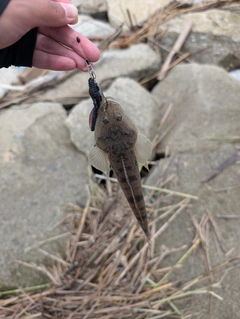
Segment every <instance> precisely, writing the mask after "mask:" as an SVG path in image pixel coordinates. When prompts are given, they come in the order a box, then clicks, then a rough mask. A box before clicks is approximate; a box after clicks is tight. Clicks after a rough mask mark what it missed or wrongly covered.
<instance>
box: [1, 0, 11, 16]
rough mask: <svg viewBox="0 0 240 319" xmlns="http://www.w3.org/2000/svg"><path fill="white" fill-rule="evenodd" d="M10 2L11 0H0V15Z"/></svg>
mask: <svg viewBox="0 0 240 319" xmlns="http://www.w3.org/2000/svg"><path fill="white" fill-rule="evenodd" d="M9 2H10V0H1V1H0V15H1V14H2V13H3V11H4V10H5V8H6V6H7V5H8V3H9Z"/></svg>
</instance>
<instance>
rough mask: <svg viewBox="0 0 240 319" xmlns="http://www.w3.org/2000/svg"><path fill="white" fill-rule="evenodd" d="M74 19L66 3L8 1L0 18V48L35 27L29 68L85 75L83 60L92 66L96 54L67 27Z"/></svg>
mask: <svg viewBox="0 0 240 319" xmlns="http://www.w3.org/2000/svg"><path fill="white" fill-rule="evenodd" d="M77 19H78V13H77V9H76V7H74V6H73V5H71V2H70V0H34V1H29V0H11V1H10V2H9V4H8V6H7V7H6V9H5V10H4V12H3V14H2V15H1V16H0V30H1V37H0V48H4V47H7V46H10V45H11V44H13V43H15V42H16V41H18V40H19V39H20V38H21V37H22V36H23V35H24V34H26V33H27V32H28V31H29V30H31V29H33V28H35V27H38V35H37V41H36V46H35V51H34V55H33V66H35V67H38V68H45V69H51V70H72V69H74V68H78V69H80V70H82V71H86V63H85V58H87V59H88V60H89V61H90V62H95V61H97V60H98V59H99V57H100V53H99V50H98V48H97V47H96V46H95V45H94V44H93V43H92V42H91V41H89V40H88V39H86V38H85V37H83V36H82V35H80V34H79V33H77V32H76V31H74V30H73V29H72V28H70V27H69V26H68V25H67V24H74V23H76V22H77ZM76 37H79V38H80V43H78V42H77V40H76Z"/></svg>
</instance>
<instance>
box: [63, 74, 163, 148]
mask: <svg viewBox="0 0 240 319" xmlns="http://www.w3.org/2000/svg"><path fill="white" fill-rule="evenodd" d="M104 95H105V96H106V97H107V96H111V97H114V99H116V100H117V101H118V102H119V103H120V104H121V106H122V107H123V109H124V111H125V112H126V114H128V116H129V117H130V118H131V119H132V120H133V121H134V123H135V124H136V126H137V128H138V131H139V133H142V134H145V135H146V136H147V137H148V138H150V139H153V137H154V136H155V134H156V128H157V121H158V119H157V117H156V116H155V115H156V113H157V108H158V105H157V101H156V100H155V98H154V97H152V96H151V94H150V93H149V92H148V91H147V90H146V89H144V88H143V87H142V86H141V85H140V84H138V83H137V82H136V81H134V80H132V79H129V78H119V79H117V80H115V81H114V82H113V84H112V85H111V87H110V88H109V89H108V90H106V92H104ZM92 107H93V105H92V100H90V99H89V100H87V101H84V102H81V103H80V104H78V105H76V106H75V107H74V109H73V110H72V112H71V113H70V115H69V117H68V119H67V126H68V128H69V130H70V134H71V139H72V142H73V143H74V144H75V145H76V147H77V148H78V149H79V151H81V152H83V153H85V154H87V153H88V151H89V149H90V148H91V147H92V146H93V145H94V134H93V133H91V132H90V129H89V127H88V118H89V114H90V112H91V109H92Z"/></svg>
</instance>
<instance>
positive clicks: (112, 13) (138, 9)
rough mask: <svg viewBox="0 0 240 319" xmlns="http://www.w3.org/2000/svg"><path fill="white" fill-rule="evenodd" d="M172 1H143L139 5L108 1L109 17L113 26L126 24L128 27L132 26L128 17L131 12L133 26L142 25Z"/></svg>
mask: <svg viewBox="0 0 240 319" xmlns="http://www.w3.org/2000/svg"><path fill="white" fill-rule="evenodd" d="M170 2H171V0H161V1H158V0H153V1H148V0H141V1H138V3H137V5H136V2H135V1H129V0H117V1H116V0H107V4H108V17H109V20H110V22H111V24H112V25H113V26H119V25H120V24H122V23H123V22H125V24H126V26H125V27H127V26H130V21H129V19H128V16H127V10H129V12H130V14H131V17H132V20H133V24H140V23H142V22H143V21H145V20H147V19H148V17H149V16H150V15H151V14H153V13H154V12H155V11H156V10H158V9H160V8H163V7H165V6H166V5H168V4H169V3H170Z"/></svg>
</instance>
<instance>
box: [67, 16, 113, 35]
mask: <svg viewBox="0 0 240 319" xmlns="http://www.w3.org/2000/svg"><path fill="white" fill-rule="evenodd" d="M71 27H72V28H73V29H74V30H75V31H77V32H79V33H81V34H82V35H84V36H85V37H87V38H97V37H99V38H100V39H101V38H105V37H108V36H110V35H111V34H113V33H114V32H115V29H114V28H113V27H111V26H110V24H109V23H107V22H103V21H100V20H97V19H93V18H91V17H90V16H87V15H79V16H78V23H77V24H74V25H72V26H71Z"/></svg>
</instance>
